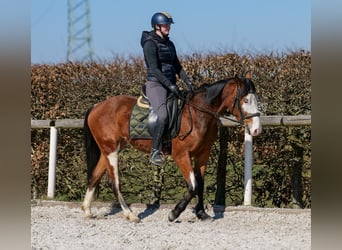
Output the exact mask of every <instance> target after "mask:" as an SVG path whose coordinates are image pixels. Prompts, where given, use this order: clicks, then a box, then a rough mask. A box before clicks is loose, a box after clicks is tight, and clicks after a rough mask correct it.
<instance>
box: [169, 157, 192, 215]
mask: <svg viewBox="0 0 342 250" xmlns="http://www.w3.org/2000/svg"><path fill="white" fill-rule="evenodd" d="M173 158H174V159H175V161H176V163H177V165H178V167H179V169H180V171H181V173H182V175H183V178H184V179H185V181H186V183H187V184H188V194H187V195H186V196H185V197H184V198H183V199H182V200H181V201H180V202H179V203H178V204H177V205H176V207H175V208H174V209H173V210H172V211H171V212H170V213H169V221H174V220H175V219H177V218H178V217H179V215H180V214H181V213H182V212H183V211H184V210H185V208H186V206H187V205H188V204H189V202H190V201H191V199H192V198H193V197H194V196H195V195H196V192H197V183H196V178H195V174H194V171H193V169H192V166H191V159H190V156H189V154H186V153H185V154H183V155H182V156H180V155H174V156H173Z"/></svg>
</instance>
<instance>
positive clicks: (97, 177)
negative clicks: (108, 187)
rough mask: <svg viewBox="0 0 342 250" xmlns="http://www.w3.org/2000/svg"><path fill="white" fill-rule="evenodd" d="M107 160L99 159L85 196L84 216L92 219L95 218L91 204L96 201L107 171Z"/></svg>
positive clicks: (101, 157)
mask: <svg viewBox="0 0 342 250" xmlns="http://www.w3.org/2000/svg"><path fill="white" fill-rule="evenodd" d="M105 160H106V159H105V158H104V157H103V155H101V156H100V159H99V161H98V163H97V165H96V167H95V169H94V171H93V173H92V177H91V179H90V180H89V183H88V188H87V192H86V194H85V197H84V200H83V204H82V210H83V212H84V215H85V216H86V217H92V216H93V215H92V213H91V202H92V201H93V199H94V194H95V190H96V187H97V185H98V184H99V183H100V181H101V178H102V176H103V174H104V173H105V171H106V162H105Z"/></svg>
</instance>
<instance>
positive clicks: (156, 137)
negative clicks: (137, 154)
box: [150, 122, 165, 166]
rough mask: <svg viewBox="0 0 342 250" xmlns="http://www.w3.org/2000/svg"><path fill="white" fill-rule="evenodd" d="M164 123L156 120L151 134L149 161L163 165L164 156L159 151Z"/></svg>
mask: <svg viewBox="0 0 342 250" xmlns="http://www.w3.org/2000/svg"><path fill="white" fill-rule="evenodd" d="M164 127H165V125H164V123H160V122H157V124H156V126H155V129H154V131H153V136H152V140H153V143H152V151H151V157H150V161H151V163H152V164H154V165H157V166H163V165H164V164H165V157H164V154H163V152H162V151H161V143H162V137H163V133H164Z"/></svg>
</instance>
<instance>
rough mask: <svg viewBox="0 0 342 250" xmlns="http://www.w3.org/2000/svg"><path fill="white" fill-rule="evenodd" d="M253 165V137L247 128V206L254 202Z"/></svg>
mask: <svg viewBox="0 0 342 250" xmlns="http://www.w3.org/2000/svg"><path fill="white" fill-rule="evenodd" d="M252 165H253V137H252V136H251V135H250V134H249V132H248V129H247V128H246V129H245V180H244V182H245V183H244V185H245V191H244V192H245V194H244V202H243V204H244V205H245V206H250V205H251V204H252Z"/></svg>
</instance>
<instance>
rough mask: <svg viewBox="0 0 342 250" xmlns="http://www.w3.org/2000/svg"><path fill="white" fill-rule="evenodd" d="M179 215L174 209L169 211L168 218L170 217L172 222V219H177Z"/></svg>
mask: <svg viewBox="0 0 342 250" xmlns="http://www.w3.org/2000/svg"><path fill="white" fill-rule="evenodd" d="M178 216H179V215H176V214H175V211H174V210H172V211H171V212H170V213H169V217H168V219H169V221H170V222H172V221H174V220H175V219H177V218H178Z"/></svg>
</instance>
